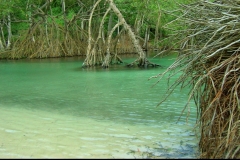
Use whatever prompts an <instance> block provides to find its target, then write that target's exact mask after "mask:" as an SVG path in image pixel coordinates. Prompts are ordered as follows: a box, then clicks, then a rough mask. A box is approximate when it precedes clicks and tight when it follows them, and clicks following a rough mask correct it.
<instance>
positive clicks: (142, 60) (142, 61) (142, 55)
mask: <svg viewBox="0 0 240 160" xmlns="http://www.w3.org/2000/svg"><path fill="white" fill-rule="evenodd" d="M107 1H108V2H109V5H110V7H111V9H112V10H113V12H114V13H115V14H116V15H117V17H118V18H119V21H120V22H119V23H122V24H123V27H124V28H125V30H127V32H128V35H129V37H130V38H131V40H132V43H133V45H134V48H135V49H136V51H137V53H138V54H139V58H138V59H137V60H136V61H134V62H133V63H132V64H130V65H129V66H131V65H133V64H134V63H135V62H137V63H138V66H142V67H147V66H148V65H154V66H156V64H152V63H151V62H149V61H148V60H147V58H146V54H145V53H144V52H143V50H142V48H141V46H140V44H139V41H138V40H137V39H136V36H135V34H134V33H133V31H132V29H131V27H130V26H129V25H128V24H127V22H126V20H125V19H124V17H123V15H122V14H121V12H120V11H119V9H118V8H117V7H116V5H115V4H114V3H113V0H107Z"/></svg>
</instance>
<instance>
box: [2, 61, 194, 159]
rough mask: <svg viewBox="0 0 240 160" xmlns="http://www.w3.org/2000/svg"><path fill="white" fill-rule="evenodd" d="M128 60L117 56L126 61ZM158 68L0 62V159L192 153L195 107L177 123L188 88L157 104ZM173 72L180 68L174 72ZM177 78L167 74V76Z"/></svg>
mask: <svg viewBox="0 0 240 160" xmlns="http://www.w3.org/2000/svg"><path fill="white" fill-rule="evenodd" d="M132 60H134V59H131V58H127V59H124V61H125V62H131V61H132ZM150 60H151V61H153V62H155V63H158V64H161V65H163V66H164V67H163V68H151V69H139V68H127V67H125V66H124V65H113V66H111V67H110V68H109V69H102V68H88V69H83V68H81V65H82V62H83V60H82V59H81V58H54V59H42V60H17V61H7V60H2V61H0V73H1V77H0V84H1V91H0V99H1V101H0V118H1V121H0V136H1V139H0V157H1V158H195V157H196V150H197V145H198V138H197V137H196V136H195V132H194V130H193V129H194V125H195V121H196V109H195V105H194V103H191V104H190V107H191V114H190V117H189V118H188V123H186V117H185V115H186V114H184V115H183V117H182V118H181V119H180V121H178V118H179V116H180V114H181V112H182V109H183V107H184V105H185V103H186V101H187V99H188V90H187V89H184V90H181V91H180V90H177V91H175V92H174V93H173V95H172V96H170V97H169V99H168V100H167V101H165V102H164V103H163V104H162V105H161V106H160V107H156V105H157V104H158V103H159V102H160V100H161V97H162V96H163V95H164V94H165V91H166V89H167V85H166V84H167V81H166V80H162V81H160V82H159V83H158V84H157V85H156V86H154V87H153V84H154V83H155V82H156V79H152V80H148V78H149V77H151V76H154V75H156V74H158V73H161V72H163V71H164V70H165V69H166V67H167V66H169V65H170V64H171V63H172V62H173V61H174V57H171V56H169V57H165V58H161V59H150ZM179 75H180V73H179ZM176 78H177V76H175V77H173V80H174V79H176Z"/></svg>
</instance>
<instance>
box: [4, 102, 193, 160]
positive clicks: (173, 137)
mask: <svg viewBox="0 0 240 160" xmlns="http://www.w3.org/2000/svg"><path fill="white" fill-rule="evenodd" d="M178 128H179V127H178ZM183 128H184V129H183ZM183 128H182V129H181V130H180V129H176V127H174V125H169V124H163V125H162V126H160V127H156V126H152V127H150V126H145V125H129V124H118V123H115V122H112V121H97V120H93V119H90V118H85V117H74V116H71V115H61V114H56V113H49V112H45V111H41V110H28V109H23V108H17V107H14V108H7V107H1V106H0V137H1V139H0V158H146V157H149V154H148V153H150V150H151V149H153V148H158V149H161V147H163V146H164V148H165V151H166V148H168V149H169V148H176V149H178V148H179V146H180V143H182V142H187V143H188V144H190V145H192V146H194V145H196V143H197V142H196V140H195V137H194V136H191V133H190V132H189V128H191V127H189V126H185V125H184V126H183ZM179 136H181V138H179ZM159 146H161V147H159ZM162 149H163V148H162ZM182 149H183V147H182ZM159 151H160V150H159ZM151 152H152V153H153V151H151ZM154 152H155V153H156V154H155V157H158V158H159V157H163V158H164V156H161V154H160V152H159V153H157V151H156V150H155V151H154ZM156 155H158V156H156ZM162 155H163V154H162ZM190 158H191V156H190Z"/></svg>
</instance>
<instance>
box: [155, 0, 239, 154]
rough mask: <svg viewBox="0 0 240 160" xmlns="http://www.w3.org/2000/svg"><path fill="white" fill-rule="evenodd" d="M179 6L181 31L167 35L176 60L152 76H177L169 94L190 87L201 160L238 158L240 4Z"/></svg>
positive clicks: (227, 1) (221, 1) (235, 0)
mask: <svg viewBox="0 0 240 160" xmlns="http://www.w3.org/2000/svg"><path fill="white" fill-rule="evenodd" d="M181 7H182V13H183V14H182V16H181V17H178V18H177V20H176V21H177V22H178V23H176V24H178V25H179V23H180V24H181V26H183V29H182V30H181V31H179V30H178V31H176V32H175V34H174V35H172V36H171V38H173V41H175V42H177V43H176V45H178V46H180V48H179V51H180V52H179V56H178V58H177V60H176V61H175V63H174V64H172V65H171V66H170V67H169V68H168V69H167V70H166V72H164V73H161V74H159V75H157V76H154V77H155V78H157V77H158V78H160V79H161V78H162V77H163V75H166V73H170V76H169V78H170V77H171V75H172V74H175V73H178V71H181V72H182V75H181V76H180V77H179V79H178V80H177V81H176V82H175V83H174V84H173V85H171V86H170V88H169V94H170V93H171V91H172V90H173V89H174V88H175V87H176V86H178V85H181V86H182V87H185V86H190V87H191V92H190V93H189V99H194V101H195V103H196V106H197V107H198V112H199V113H198V115H199V118H198V121H199V127H200V131H201V138H200V142H199V148H200V152H201V155H200V158H240V137H239V131H240V120H239V117H240V114H239V113H240V100H239V99H240V36H239V35H240V1H239V0H231V1H230V0H219V1H214V2H212V1H209V0H205V1H203V0H200V1H198V2H196V3H193V4H190V5H182V6H181ZM171 14H174V13H171ZM172 24H173V23H172ZM172 24H171V25H172ZM168 25H170V24H168ZM165 27H169V26H165ZM160 79H159V80H160ZM186 107H188V105H186ZM186 107H185V109H186Z"/></svg>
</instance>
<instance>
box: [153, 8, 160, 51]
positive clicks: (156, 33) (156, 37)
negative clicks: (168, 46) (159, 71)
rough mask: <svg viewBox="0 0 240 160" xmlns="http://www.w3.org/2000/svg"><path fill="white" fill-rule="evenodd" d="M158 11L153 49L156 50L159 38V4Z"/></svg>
mask: <svg viewBox="0 0 240 160" xmlns="http://www.w3.org/2000/svg"><path fill="white" fill-rule="evenodd" d="M158 9H159V12H158V19H157V24H156V28H155V38H154V48H158V37H159V33H158V28H159V26H160V20H161V9H160V6H159V4H158Z"/></svg>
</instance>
